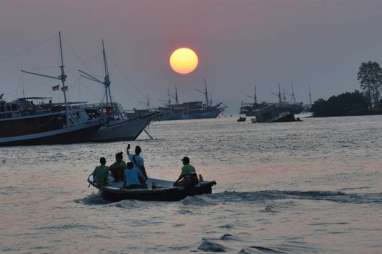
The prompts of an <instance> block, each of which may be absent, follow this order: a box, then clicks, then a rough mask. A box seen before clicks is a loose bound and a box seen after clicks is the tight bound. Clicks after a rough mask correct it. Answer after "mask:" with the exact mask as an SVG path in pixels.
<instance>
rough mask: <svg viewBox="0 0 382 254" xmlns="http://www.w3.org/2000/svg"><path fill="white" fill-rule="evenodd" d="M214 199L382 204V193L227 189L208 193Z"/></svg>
mask: <svg viewBox="0 0 382 254" xmlns="http://www.w3.org/2000/svg"><path fill="white" fill-rule="evenodd" d="M208 199H210V200H212V201H223V202H257V201H258V202H262V201H267V200H279V199H297V200H318V201H321V200H323V201H331V202H337V203H351V204H370V203H378V204H382V193H345V192H340V191H338V192H337V191H280V190H266V191H254V192H236V191H225V192H220V193H214V194H211V195H208Z"/></svg>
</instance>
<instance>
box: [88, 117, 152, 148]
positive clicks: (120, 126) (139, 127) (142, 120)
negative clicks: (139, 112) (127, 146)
mask: <svg viewBox="0 0 382 254" xmlns="http://www.w3.org/2000/svg"><path fill="white" fill-rule="evenodd" d="M153 117H155V114H151V115H148V116H145V117H137V118H133V119H129V120H112V121H110V122H109V123H107V124H105V125H104V126H102V127H101V128H99V129H98V131H97V133H96V135H95V136H94V138H93V139H92V141H94V142H112V141H131V140H135V139H136V138H137V137H138V136H139V135H140V134H141V133H142V131H143V130H144V129H145V128H146V127H147V126H148V125H149V124H150V121H151V120H152V119H153Z"/></svg>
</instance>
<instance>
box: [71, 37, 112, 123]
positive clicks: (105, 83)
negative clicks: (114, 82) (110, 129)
mask: <svg viewBox="0 0 382 254" xmlns="http://www.w3.org/2000/svg"><path fill="white" fill-rule="evenodd" d="M101 42H102V58H103V65H104V73H105V76H104V79H103V80H100V79H98V78H97V77H95V76H94V75H92V74H89V73H87V72H85V71H83V70H78V71H79V72H80V73H81V77H83V78H86V79H88V80H91V81H94V82H97V83H100V84H102V85H103V86H104V88H105V100H106V106H109V107H110V108H111V109H112V116H113V117H114V116H115V110H114V104H113V100H112V97H111V89H110V85H111V81H110V73H109V66H108V64H107V57H106V50H105V43H104V41H103V40H102V41H101Z"/></svg>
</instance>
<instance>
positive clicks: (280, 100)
mask: <svg viewBox="0 0 382 254" xmlns="http://www.w3.org/2000/svg"><path fill="white" fill-rule="evenodd" d="M278 97H279V103H281V102H282V95H281V87H280V83H279V93H278Z"/></svg>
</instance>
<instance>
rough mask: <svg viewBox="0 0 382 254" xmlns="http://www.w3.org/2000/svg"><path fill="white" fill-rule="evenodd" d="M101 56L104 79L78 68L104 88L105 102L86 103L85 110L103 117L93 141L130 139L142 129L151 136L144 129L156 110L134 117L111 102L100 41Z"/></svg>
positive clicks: (107, 75)
mask: <svg viewBox="0 0 382 254" xmlns="http://www.w3.org/2000/svg"><path fill="white" fill-rule="evenodd" d="M102 56H103V65H104V66H103V67H104V72H105V73H104V74H105V76H104V79H103V80H100V79H99V78H97V77H96V76H95V75H92V74H89V73H88V72H85V71H83V70H78V71H79V72H80V73H81V77H83V78H85V79H88V80H90V81H93V82H96V83H99V84H101V85H103V86H104V89H105V99H106V102H105V103H99V104H93V105H88V107H87V111H88V112H90V113H91V114H92V115H94V116H95V117H97V118H103V119H105V124H104V125H103V126H102V127H101V128H99V129H98V131H97V133H96V135H95V136H94V137H93V139H92V141H94V142H110V141H130V140H135V139H136V138H137V137H138V136H139V134H141V133H142V132H143V131H144V132H146V134H147V135H148V136H149V137H150V138H151V135H150V134H149V133H148V132H147V131H146V127H147V126H148V125H149V124H150V122H151V120H152V119H153V118H155V117H156V116H157V113H156V112H153V113H152V112H149V113H147V114H144V115H139V116H136V117H129V116H128V114H127V113H126V112H124V110H123V109H122V106H121V105H120V104H118V103H115V102H113V100H112V96H111V89H110V85H111V80H110V74H109V67H108V63H107V58H106V51H105V45H104V42H103V41H102Z"/></svg>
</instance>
